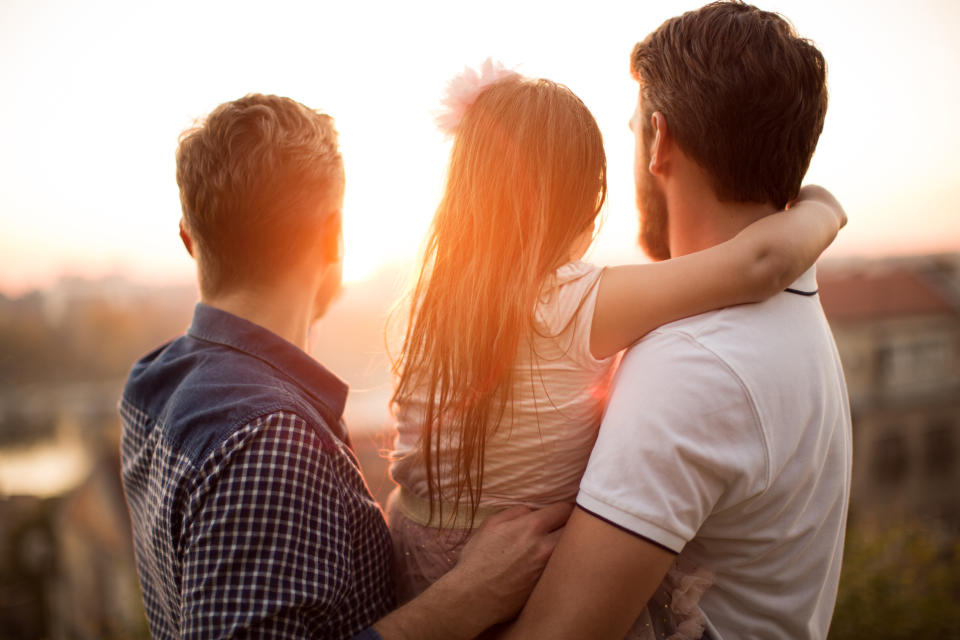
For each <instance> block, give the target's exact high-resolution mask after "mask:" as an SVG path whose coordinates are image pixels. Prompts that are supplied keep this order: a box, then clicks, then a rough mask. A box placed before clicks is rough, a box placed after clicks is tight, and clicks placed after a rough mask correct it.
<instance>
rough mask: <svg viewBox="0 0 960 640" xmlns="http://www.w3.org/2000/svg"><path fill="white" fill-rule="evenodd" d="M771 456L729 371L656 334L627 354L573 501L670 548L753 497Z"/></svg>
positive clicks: (671, 336) (696, 346) (682, 342)
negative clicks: (710, 518)
mask: <svg viewBox="0 0 960 640" xmlns="http://www.w3.org/2000/svg"><path fill="white" fill-rule="evenodd" d="M768 475H769V456H768V454H767V448H766V445H765V442H764V440H763V434H762V430H761V429H760V422H759V419H758V417H757V412H756V408H755V405H754V403H753V401H752V399H751V398H750V395H749V393H748V391H747V389H746V387H745V386H744V384H743V382H742V381H741V379H740V378H739V377H738V376H737V374H736V372H734V371H733V370H732V369H730V368H729V367H728V366H727V365H726V363H724V362H723V361H722V359H721V358H719V357H718V356H717V355H716V354H714V353H713V352H711V351H710V350H709V349H707V348H706V347H704V346H703V345H701V344H700V343H698V342H697V341H696V339H695V338H693V337H691V336H689V335H687V334H685V333H682V332H670V331H664V330H661V331H658V332H656V333H654V334H651V335H650V336H648V337H647V338H646V339H644V340H643V341H641V342H640V343H638V344H637V345H636V346H634V347H633V348H632V349H631V350H630V351H628V352H627V353H626V355H625V356H624V358H623V360H622V362H621V364H620V368H619V369H618V371H617V375H616V378H615V381H614V384H613V388H612V390H611V395H610V398H609V403H608V405H607V409H606V412H605V414H604V417H603V422H602V423H601V426H600V433H599V436H598V438H597V442H596V445H595V446H594V448H593V452H592V453H591V455H590V461H589V464H588V465H587V470H586V472H585V474H584V476H583V479H582V480H581V483H580V492H579V494H578V496H577V505H578V506H579V507H580V508H582V509H584V510H586V511H588V512H590V513H592V514H593V515H595V516H597V517H599V518H601V519H603V520H606V521H607V522H609V523H611V524H613V525H615V526H617V527H619V528H622V529H625V530H627V531H629V532H631V533H634V534H635V535H638V536H641V537H643V538H646V539H648V540H650V541H652V542H654V543H656V544H658V545H660V546H663V547H665V548H667V549H669V550H671V551H673V552H676V553H679V552H680V551H681V550H682V549H683V547H684V545H685V544H686V543H687V542H689V541H690V540H691V539H693V537H694V535H696V533H697V531H698V530H699V529H700V527H701V525H702V524H703V523H704V521H705V520H706V519H707V517H708V516H709V515H710V514H711V513H714V512H715V511H718V510H721V509H724V508H726V507H727V506H730V505H733V504H736V503H738V502H740V501H742V500H745V499H747V498H749V496H751V495H755V494H756V493H758V492H760V491H761V490H762V488H763V487H764V486H765V485H766V483H767V482H768Z"/></svg>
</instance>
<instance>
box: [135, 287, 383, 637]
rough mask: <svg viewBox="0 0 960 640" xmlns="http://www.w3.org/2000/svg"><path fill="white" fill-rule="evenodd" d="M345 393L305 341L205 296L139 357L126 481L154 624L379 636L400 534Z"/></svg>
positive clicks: (184, 633) (154, 628) (167, 632)
mask: <svg viewBox="0 0 960 640" xmlns="http://www.w3.org/2000/svg"><path fill="white" fill-rule="evenodd" d="M346 397H347V386H346V385H345V384H344V383H343V382H342V381H341V380H340V379H339V378H337V377H336V376H334V375H333V374H332V373H330V372H329V371H327V370H326V369H325V368H323V367H322V366H321V365H320V364H318V363H317V362H316V361H315V360H313V359H312V358H311V357H310V356H308V355H307V354H306V353H304V352H303V351H302V350H300V349H298V348H297V347H295V346H294V345H292V344H290V343H289V342H287V341H285V340H283V339H282V338H280V337H279V336H277V335H275V334H273V333H271V332H269V331H267V330H266V329H264V328H262V327H259V326H257V325H255V324H253V323H250V322H248V321H246V320H243V319H242V318H238V317H237V316H234V315H231V314H229V313H226V312H224V311H221V310H218V309H215V308H213V307H209V306H207V305H204V304H202V303H201V304H198V305H197V308H196V311H195V313H194V318H193V324H192V325H191V327H190V329H189V331H188V332H187V335H185V336H183V337H181V338H178V339H177V340H174V341H173V342H171V343H169V344H167V345H165V346H163V347H161V348H160V349H158V350H157V351H155V352H153V353H151V354H149V355H147V356H146V357H144V358H143V359H142V360H140V361H139V362H137V363H136V364H135V365H134V367H133V370H132V371H131V373H130V378H129V379H128V381H127V385H126V388H125V389H124V392H123V398H122V400H121V402H120V413H121V418H122V422H123V439H122V456H123V486H124V492H125V494H126V498H127V506H128V508H129V510H130V519H131V522H132V525H133V539H134V549H135V552H136V556H137V571H138V573H139V576H140V586H141V589H142V591H143V601H144V605H145V607H146V612H147V620H148V622H149V624H150V631H151V634H152V635H153V637H154V638H226V637H230V638H240V637H242V638H308V637H309V638H349V637H351V636H354V635H355V634H360V635H359V636H358V637H360V638H376V637H379V636H377V635H376V633H375V632H373V631H372V630H370V629H369V628H368V627H369V626H370V625H371V624H373V622H375V621H376V620H377V619H379V618H380V617H382V616H383V615H384V614H386V613H387V612H389V611H390V609H391V608H392V607H393V605H394V602H393V582H392V555H391V543H390V535H389V533H388V531H387V527H386V524H385V523H384V520H383V515H382V513H381V511H380V508H379V507H378V506H377V504H376V502H375V501H374V500H373V498H372V497H371V496H370V493H369V491H368V490H367V486H366V484H365V483H364V480H363V477H362V476H361V475H360V468H359V466H358V464H357V459H356V457H355V456H354V454H353V451H352V449H351V446H350V441H349V437H348V435H347V432H346V429H345V427H344V425H343V422H342V420H341V415H342V412H343V406H344V402H345V401H346Z"/></svg>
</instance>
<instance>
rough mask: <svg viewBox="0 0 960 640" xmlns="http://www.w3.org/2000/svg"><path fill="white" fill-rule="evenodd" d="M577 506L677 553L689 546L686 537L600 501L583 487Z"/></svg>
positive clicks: (578, 496)
mask: <svg viewBox="0 0 960 640" xmlns="http://www.w3.org/2000/svg"><path fill="white" fill-rule="evenodd" d="M577 504H578V505H579V506H581V507H583V508H584V509H585V510H587V511H589V512H590V513H592V514H594V515H596V516H598V517H600V518H601V519H603V520H607V521H608V522H610V523H611V524H613V525H615V526H618V527H621V528H623V529H626V530H627V531H630V532H631V533H635V534H637V535H638V536H640V537H642V538H647V539H648V540H650V541H652V542H655V543H657V544H659V545H661V546H664V547H666V548H667V549H670V550H671V551H673V552H675V553H680V552H681V551H683V547H684V546H685V545H686V544H687V539H686V538H685V537H683V536H681V535H679V534H676V533H674V532H672V531H668V530H667V529H664V528H663V527H661V526H659V525H656V524H653V523H652V522H649V521H647V520H644V519H643V518H639V517H637V516H636V515H634V514H632V513H627V512H626V511H623V510H622V509H619V508H617V507H615V506H612V505H610V504H608V503H606V502H604V501H602V500H599V499H598V498H595V497H593V496H591V495H590V494H589V493H587V492H585V491H584V490H583V488H582V487H581V489H580V493H579V494H577Z"/></svg>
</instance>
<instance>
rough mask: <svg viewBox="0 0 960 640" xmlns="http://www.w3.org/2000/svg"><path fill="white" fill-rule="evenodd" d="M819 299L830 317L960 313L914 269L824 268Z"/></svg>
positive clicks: (870, 317)
mask: <svg viewBox="0 0 960 640" xmlns="http://www.w3.org/2000/svg"><path fill="white" fill-rule="evenodd" d="M817 280H818V285H819V287H820V301H821V303H822V304H823V310H824V312H825V313H826V314H827V318H829V319H830V320H877V319H882V318H892V317H897V316H916V315H928V314H949V315H960V312H958V310H957V309H956V308H955V307H953V306H952V305H951V304H950V301H949V300H948V299H947V297H946V294H945V293H943V292H941V291H939V290H938V289H937V288H936V287H935V286H933V285H931V284H930V283H928V282H927V281H926V279H925V278H924V277H923V276H922V275H921V274H919V273H917V272H915V271H913V270H911V269H895V270H894V269H891V270H883V271H874V272H871V271H862V272H861V271H853V272H836V273H830V272H821V273H820V274H819V275H818V278H817Z"/></svg>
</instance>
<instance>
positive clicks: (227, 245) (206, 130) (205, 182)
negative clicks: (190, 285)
mask: <svg viewBox="0 0 960 640" xmlns="http://www.w3.org/2000/svg"><path fill="white" fill-rule="evenodd" d="M177 185H178V186H179V187H180V203H181V206H182V208H183V217H184V220H185V221H186V225H187V227H188V229H189V231H190V234H191V236H192V237H193V239H194V242H196V243H198V244H199V248H200V250H201V255H202V256H203V260H202V261H198V264H199V266H200V286H201V289H202V290H203V291H205V292H207V293H208V294H213V293H217V292H220V291H222V290H223V289H225V288H228V287H231V286H233V285H235V284H238V283H241V284H254V283H256V284H263V283H267V282H269V281H270V279H271V278H272V277H273V276H275V275H276V274H279V273H282V272H283V271H285V270H286V269H289V268H290V267H291V266H292V265H293V264H294V263H296V261H297V260H300V259H302V258H303V257H304V254H305V248H306V245H307V244H308V243H309V242H311V241H313V240H312V239H315V238H316V237H317V234H318V233H319V230H320V229H321V228H322V223H323V222H324V216H325V214H326V213H328V212H329V211H330V210H332V209H335V208H338V207H339V202H340V200H342V198H343V188H344V175H343V159H342V157H341V155H340V150H339V148H338V143H337V132H336V131H335V130H334V128H333V119H332V118H331V117H330V116H328V115H325V114H322V113H318V112H317V111H314V110H313V109H309V108H308V107H306V106H304V105H302V104H300V103H299V102H296V101H294V100H291V99H290V98H282V97H279V96H271V95H262V94H249V95H247V96H244V97H243V98H240V99H239V100H234V101H232V102H226V103H224V104H221V105H220V106H218V107H217V108H216V109H214V110H213V111H212V112H211V113H210V115H209V116H207V118H206V119H205V120H204V121H203V122H202V123H201V124H199V125H198V126H196V127H193V128H191V129H188V130H187V131H184V132H183V134H181V136H180V144H179V146H178V147H177Z"/></svg>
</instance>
